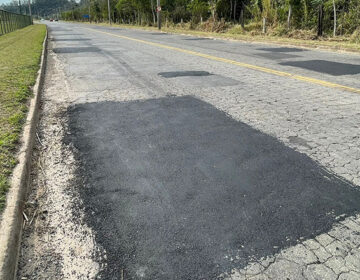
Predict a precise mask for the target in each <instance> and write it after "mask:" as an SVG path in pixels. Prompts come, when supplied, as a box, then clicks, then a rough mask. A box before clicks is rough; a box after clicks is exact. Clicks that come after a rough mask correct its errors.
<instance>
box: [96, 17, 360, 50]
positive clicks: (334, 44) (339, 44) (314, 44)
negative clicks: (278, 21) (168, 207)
mask: <svg viewBox="0 0 360 280" xmlns="http://www.w3.org/2000/svg"><path fill="white" fill-rule="evenodd" d="M98 25H103V26H109V24H107V23H99V24H98ZM113 26H115V27H121V28H134V29H142V30H153V31H156V30H157V28H156V27H149V26H139V25H127V24H113ZM237 29H239V28H237ZM162 31H164V32H169V33H178V34H179V33H180V34H189V35H194V36H203V37H214V38H222V39H232V40H241V41H247V42H261V43H273V44H279V45H291V46H301V47H308V48H319V49H327V50H335V51H349V52H356V53H360V44H359V43H352V42H350V40H349V38H347V37H336V38H335V39H332V38H330V39H326V38H321V39H319V40H305V39H295V38H289V37H281V36H270V35H266V36H265V35H251V34H250V33H249V32H243V33H241V32H236V30H234V29H233V30H231V29H230V30H229V31H228V32H224V33H216V32H204V31H198V30H189V29H187V28H180V27H168V28H166V27H163V28H162Z"/></svg>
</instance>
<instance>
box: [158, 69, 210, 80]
mask: <svg viewBox="0 0 360 280" xmlns="http://www.w3.org/2000/svg"><path fill="white" fill-rule="evenodd" d="M210 75H212V74H210V73H209V72H206V71H173V72H161V73H159V76H161V77H163V78H177V77H203V76H210Z"/></svg>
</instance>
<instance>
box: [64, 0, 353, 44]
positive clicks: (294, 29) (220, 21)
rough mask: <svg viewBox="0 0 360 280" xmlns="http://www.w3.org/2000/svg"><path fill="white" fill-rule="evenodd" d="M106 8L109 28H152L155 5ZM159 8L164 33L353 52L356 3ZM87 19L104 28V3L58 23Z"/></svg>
mask: <svg viewBox="0 0 360 280" xmlns="http://www.w3.org/2000/svg"><path fill="white" fill-rule="evenodd" d="M110 6H111V20H112V22H113V23H117V24H123V25H125V24H126V25H129V26H134V25H136V26H142V27H151V26H156V21H157V18H156V17H157V15H156V0H111V1H110ZM161 6H162V13H161V14H162V22H163V26H164V27H165V30H167V31H174V32H176V31H186V33H193V34H196V32H197V33H200V34H201V33H209V32H211V33H213V34H222V35H226V37H229V38H234V39H236V38H239V39H247V40H252V39H255V38H256V39H260V40H265V39H266V40H275V41H276V40H279V39H281V38H283V39H286V40H287V41H289V42H296V41H306V42H309V43H308V44H309V45H315V44H316V43H319V42H320V45H328V46H335V47H337V48H345V47H350V48H352V49H359V48H358V47H357V45H359V44H360V0H161ZM89 14H90V20H91V21H92V22H96V23H104V22H107V21H108V7H107V0H82V1H80V3H79V4H76V5H74V6H73V7H72V9H70V10H68V11H66V12H63V13H61V18H62V19H64V20H75V21H90V20H89V19H88V18H86V17H84V15H89ZM215 36H217V35H215ZM223 37H224V36H223ZM311 42H312V43H311ZM324 42H325V43H324Z"/></svg>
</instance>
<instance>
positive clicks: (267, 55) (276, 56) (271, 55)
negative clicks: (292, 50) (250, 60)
mask: <svg viewBox="0 0 360 280" xmlns="http://www.w3.org/2000/svg"><path fill="white" fill-rule="evenodd" d="M255 55H256V56H261V57H263V58H267V59H274V60H276V59H288V58H295V57H299V56H298V55H294V54H288V53H279V52H274V53H257V54H255Z"/></svg>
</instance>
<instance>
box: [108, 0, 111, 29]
mask: <svg viewBox="0 0 360 280" xmlns="http://www.w3.org/2000/svg"><path fill="white" fill-rule="evenodd" d="M108 13H109V24H110V25H111V11H110V0H108Z"/></svg>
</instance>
